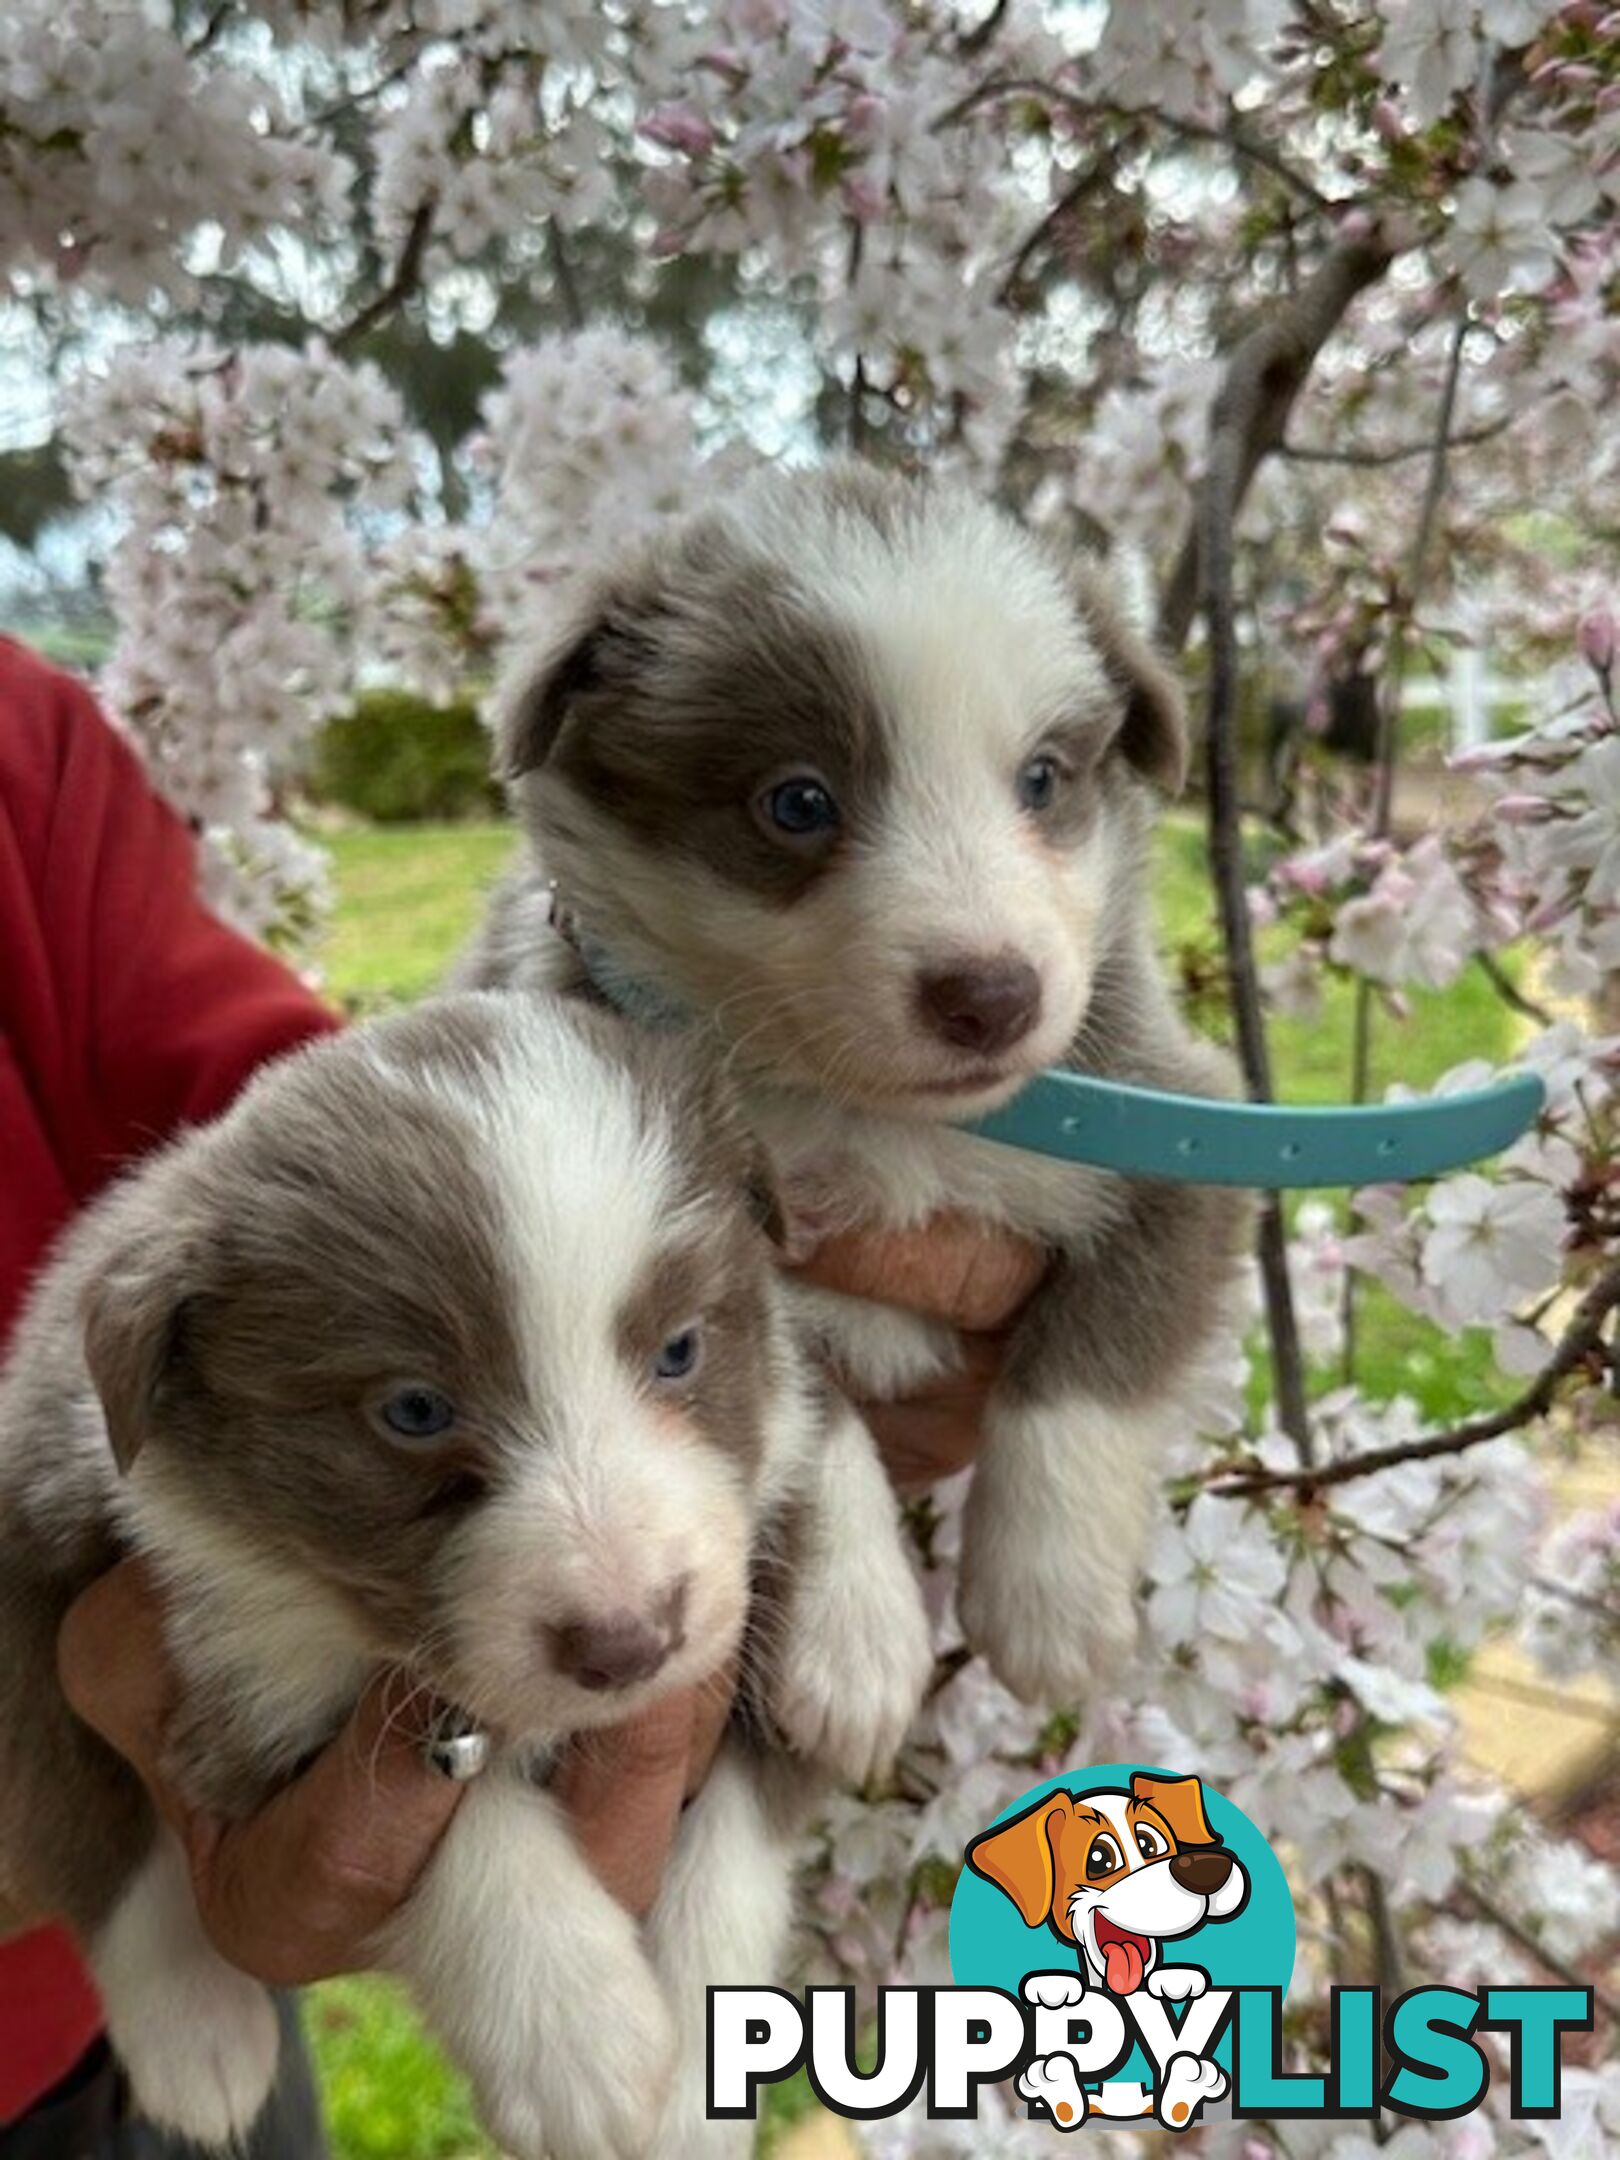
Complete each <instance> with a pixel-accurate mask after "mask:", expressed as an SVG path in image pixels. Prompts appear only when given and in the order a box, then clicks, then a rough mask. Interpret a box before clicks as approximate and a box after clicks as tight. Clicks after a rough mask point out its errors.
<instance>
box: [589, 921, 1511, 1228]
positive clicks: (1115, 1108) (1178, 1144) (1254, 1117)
mask: <svg viewBox="0 0 1620 2160" xmlns="http://www.w3.org/2000/svg"><path fill="white" fill-rule="evenodd" d="M552 921H553V923H554V925H555V926H556V929H557V931H558V934H559V935H560V936H561V937H563V938H564V939H565V940H566V941H567V943H568V944H569V945H570V946H571V947H572V948H573V951H574V954H575V956H576V958H577V959H578V961H579V964H580V967H581V969H582V970H583V971H584V974H585V976H586V978H587V980H588V981H589V982H590V984H591V986H592V988H593V989H594V990H595V991H596V992H597V994H598V995H599V996H600V997H602V998H603V999H605V1000H606V1002H607V1003H608V1004H609V1005H611V1006H613V1007H614V1008H615V1009H616V1010H617V1011H619V1012H622V1013H623V1014H624V1015H625V1017H626V1018H627V1019H630V1020H634V1021H636V1022H637V1023H638V1024H639V1025H641V1026H643V1027H652V1028H660V1029H663V1028H674V1027H680V1026H682V1025H683V1024H684V1022H685V1020H686V1017H687V1015H686V1014H685V1013H684V1012H683V1011H682V1009H681V1007H680V1006H679V1005H678V1004H677V1003H676V1002H675V1001H674V1000H672V999H670V998H667V997H665V996H663V995H662V994H661V993H660V992H659V991H657V990H653V989H650V988H648V986H647V985H645V984H643V983H639V982H637V981H635V980H634V978H633V977H631V976H628V975H626V974H625V972H624V971H623V969H621V968H620V967H618V966H617V964H616V963H615V962H614V960H613V959H612V957H611V955H610V954H608V953H607V952H606V951H605V950H604V949H603V948H602V947H601V946H600V945H599V944H598V943H597V941H596V940H595V939H594V938H592V937H589V936H587V935H586V934H585V933H584V932H582V931H581V929H580V926H579V924H578V922H577V921H576V920H575V919H574V918H573V916H572V915H571V913H570V912H569V911H567V910H565V909H563V908H562V907H560V906H559V905H558V903H557V898H556V894H555V892H553V895H552ZM1543 1101H1544V1091H1543V1089H1542V1085H1541V1082H1540V1081H1539V1080H1538V1079H1537V1078H1536V1076H1535V1074H1534V1073H1514V1074H1512V1075H1510V1077H1509V1078H1508V1079H1506V1080H1503V1081H1500V1082H1499V1083H1498V1084H1497V1085H1496V1086H1495V1087H1488V1088H1476V1089H1473V1090H1471V1091H1470V1092H1469V1093H1467V1094H1463V1095H1438V1096H1427V1097H1425V1098H1424V1099H1422V1100H1421V1101H1417V1102H1398V1103H1377V1104H1367V1103H1339V1104H1334V1105H1333V1106H1332V1107H1331V1108H1326V1109H1310V1110H1302V1109H1294V1108H1292V1107H1291V1106H1290V1105H1288V1104H1286V1103H1256V1102H1222V1101H1218V1100H1216V1101H1212V1100H1210V1099H1209V1098H1208V1097H1206V1096H1202V1095H1167V1094H1163V1093H1161V1092H1160V1091H1159V1090H1157V1089H1155V1088H1142V1087H1129V1086H1127V1085H1126V1083H1125V1082H1124V1081H1121V1080H1104V1079H1100V1078H1098V1077H1097V1075H1096V1074H1094V1073H1076V1072H1066V1071H1063V1070H1061V1069H1054V1070H1052V1071H1050V1072H1044V1073H1042V1074H1041V1075H1040V1076H1039V1077H1038V1078H1037V1079H1034V1080H1032V1081H1031V1082H1030V1083H1029V1085H1028V1087H1026V1088H1024V1089H1023V1090H1022V1091H1021V1092H1020V1093H1019V1094H1017V1095H1015V1096H1014V1097H1013V1099H1012V1101H1011V1102H1009V1103H1005V1104H1003V1106H1002V1107H1001V1109H999V1110H992V1111H991V1113H990V1114H989V1116H988V1117H982V1118H976V1119H975V1120H974V1121H973V1122H972V1123H971V1124H970V1125H967V1126H965V1127H964V1128H963V1129H964V1131H967V1132H970V1133H974V1134H976V1135H977V1137H978V1138H979V1139H981V1140H993V1141H995V1142H996V1143H997V1144H998V1145H999V1146H1001V1147H1012V1148H1021V1149H1023V1150H1024V1151H1025V1152H1026V1153H1028V1154H1033V1155H1046V1156H1050V1157H1052V1158H1053V1159H1054V1160H1056V1161H1058V1162H1072V1163H1089V1164H1092V1165H1094V1166H1095V1167H1096V1168H1098V1169H1102V1170H1118V1171H1121V1172H1123V1173H1124V1174H1125V1175H1126V1176H1127V1177H1143V1178H1165V1179H1168V1180H1170V1181H1171V1182H1172V1183H1174V1184H1177V1185H1248V1186H1255V1187H1263V1188H1266V1189H1270V1190H1277V1189H1282V1188H1291V1187H1300V1186H1337V1185H1380V1184H1407V1183H1410V1182H1411V1181H1413V1180H1414V1179H1417V1178H1431V1177H1438V1176H1439V1175H1440V1174H1441V1172H1442V1171H1446V1170H1455V1169H1458V1168H1460V1167H1461V1165H1463V1164H1464V1163H1471V1162H1478V1161H1479V1160H1480V1159H1481V1158H1482V1157H1484V1156H1487V1155H1496V1154H1499V1153H1500V1152H1501V1150H1502V1149H1503V1148H1506V1147H1511V1146H1512V1144H1513V1142H1514V1141H1515V1140H1517V1139H1519V1138H1520V1136H1521V1135H1522V1134H1523V1133H1525V1132H1527V1131H1528V1130H1529V1128H1530V1126H1531V1125H1532V1124H1534V1122H1535V1120H1536V1119H1537V1117H1539V1116H1540V1114H1541V1108H1542V1103H1543Z"/></svg>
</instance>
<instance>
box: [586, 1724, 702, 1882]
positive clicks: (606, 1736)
mask: <svg viewBox="0 0 1620 2160" xmlns="http://www.w3.org/2000/svg"><path fill="white" fill-rule="evenodd" d="M696 1710H697V1697H696V1695H695V1694H694V1693H692V1692H683V1693H681V1694H678V1695H667V1696H665V1697H664V1698H663V1699H662V1700H661V1701H659V1702H656V1703H654V1704H652V1705H651V1706H650V1707H649V1708H648V1709H646V1710H644V1711H642V1713H641V1714H640V1716H638V1717H633V1718H628V1719H626V1721H625V1722H624V1723H623V1724H622V1725H613V1726H610V1727H609V1728H608V1729H607V1730H606V1731H604V1732H599V1733H590V1734H587V1735H584V1736H582V1737H581V1738H580V1739H579V1740H577V1741H576V1742H575V1743H574V1746H573V1747H572V1748H571V1749H570V1751H569V1753H568V1755H567V1756H566V1757H565V1758H564V1761H563V1765H562V1768H561V1770H560V1771H559V1772H558V1776H557V1793H558V1797H559V1798H560V1799H561V1801H562V1803H563V1806H564V1807H565V1808H566V1809H567V1811H568V1816H569V1820H570V1822H571V1823H572V1825H573V1830H574V1836H575V1838H576V1840H577V1841H578V1843H579V1846H580V1848H581V1850H582V1851H583V1852H584V1855H585V1857H586V1859H587V1860H588V1861H589V1862H590V1864H591V1867H592V1869H593V1871H594V1872H595V1874H596V1876H597V1878H598V1879H599V1880H600V1881H601V1883H602V1884H603V1885H604V1887H605V1888H606V1889H607V1890H608V1891H610V1892H611V1894H612V1895H613V1896H614V1897H615V1898H616V1899H617V1900H618V1902H619V1903H620V1904H621V1905H623V1906H624V1907H625V1908H626V1909H627V1910H628V1911H629V1912H632V1913H634V1914H635V1915H636V1917H637V1918H638V1919H639V1918H641V1917H642V1916H643V1915H644V1914H645V1913H647V1912H648V1911H649V1910H650V1909H651V1906H652V1903H653V1900H654V1899H655V1898H656V1897H657V1895H658V1886H659V1883H660V1882H661V1881H662V1880H663V1874H664V1863H665V1861H666V1860H667V1859H668V1858H669V1849H670V1847H671V1845H673V1843H674V1842H675V1829H676V1825H677V1823H678V1822H679V1821H680V1814H681V1806H682V1803H683V1802H684V1800H685V1798H686V1785H687V1770H688V1766H689V1764H690V1761H691V1755H692V1742H693V1728H694V1719H695V1716H696Z"/></svg>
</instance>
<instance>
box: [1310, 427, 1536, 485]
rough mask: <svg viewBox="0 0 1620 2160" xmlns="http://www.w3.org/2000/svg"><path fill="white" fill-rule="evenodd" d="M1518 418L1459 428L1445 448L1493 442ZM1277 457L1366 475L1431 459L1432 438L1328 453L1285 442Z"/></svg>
mask: <svg viewBox="0 0 1620 2160" xmlns="http://www.w3.org/2000/svg"><path fill="white" fill-rule="evenodd" d="M1521 417H1522V415H1521V414H1519V413H1504V414H1503V416H1502V417H1501V418H1500V419H1499V420H1485V421H1482V422H1481V423H1480V425H1479V426H1478V427H1471V428H1459V429H1458V430H1457V432H1456V434H1455V435H1453V436H1451V437H1449V438H1448V440H1447V443H1446V448H1447V450H1472V449H1475V448H1476V447H1477V446H1478V445H1479V444H1480V443H1488V442H1494V441H1495V440H1496V438H1497V436H1498V435H1504V434H1506V432H1507V430H1508V429H1509V428H1510V427H1511V426H1512V425H1513V423H1514V421H1515V420H1517V419H1520V418H1521ZM1277 454H1278V456H1279V457H1285V458H1289V459H1291V460H1293V462H1294V463H1295V464H1299V465H1353V466H1356V467H1357V468H1358V469H1359V468H1365V469H1367V470H1369V471H1370V470H1375V469H1377V468H1378V467H1381V466H1384V465H1404V464H1405V463H1406V462H1407V461H1408V459H1411V458H1420V457H1427V458H1432V457H1433V455H1434V437H1433V436H1432V435H1425V436H1424V437H1423V439H1422V440H1421V441H1420V442H1403V443H1393V444H1391V445H1390V447H1389V448H1388V449H1385V450H1362V449H1354V448H1352V449H1346V450H1329V449H1326V448H1324V447H1323V446H1322V445H1320V444H1318V443H1292V442H1285V443H1279V444H1278V445H1277Z"/></svg>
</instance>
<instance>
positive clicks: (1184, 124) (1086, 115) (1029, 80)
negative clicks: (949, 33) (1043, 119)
mask: <svg viewBox="0 0 1620 2160" xmlns="http://www.w3.org/2000/svg"><path fill="white" fill-rule="evenodd" d="M1006 97H1027V98H1035V99H1038V100H1039V101H1040V103H1041V104H1043V105H1049V106H1050V105H1056V106H1058V107H1060V108H1061V109H1062V110H1063V111H1064V112H1066V113H1068V114H1069V115H1070V116H1071V117H1072V118H1074V119H1076V120H1109V121H1113V122H1115V123H1116V124H1117V125H1120V126H1149V125H1151V126H1155V127H1160V128H1163V129H1164V131H1165V132H1166V134H1169V135H1174V136H1177V137H1179V138H1180V139H1181V140H1182V141H1184V142H1195V143H1200V144H1206V145H1208V146H1209V147H1210V148H1211V149H1216V150H1230V151H1232V152H1233V153H1234V155H1235V156H1237V157H1239V158H1242V159H1243V160H1245V161H1246V162H1247V163H1248V164H1251V165H1256V166H1259V167H1260V168H1261V169H1262V170H1263V171H1265V172H1268V173H1270V174H1271V176H1272V178H1273V179H1274V180H1280V181H1281V182H1282V184H1283V186H1284V187H1286V188H1287V189H1289V191H1290V192H1291V193H1292V194H1295V195H1297V196H1298V197H1299V198H1300V200H1301V201H1302V202H1306V203H1309V205H1310V207H1311V208H1312V209H1313V210H1316V211H1319V212H1321V213H1323V214H1324V215H1332V216H1337V215H1338V213H1339V212H1340V211H1342V210H1344V209H1347V208H1348V207H1349V206H1348V204H1346V203H1341V202H1335V201H1334V200H1333V199H1332V197H1331V196H1328V195H1324V194H1323V192H1322V190H1321V189H1320V188H1319V187H1318V186H1317V185H1316V183H1315V181H1314V180H1312V179H1310V178H1309V177H1308V176H1307V175H1306V174H1305V173H1302V172H1299V171H1297V170H1296V169H1295V168H1294V167H1293V166H1292V165H1290V164H1289V163H1288V161H1287V159H1286V158H1284V157H1282V156H1280V155H1279V154H1278V152H1277V151H1275V150H1273V149H1272V147H1271V145H1270V144H1269V143H1266V142H1262V141H1261V140H1260V139H1259V138H1258V137H1257V136H1254V135H1251V134H1250V133H1249V132H1248V130H1247V129H1246V128H1244V127H1243V126H1241V125H1240V124H1239V122H1238V120H1237V119H1236V117H1235V116H1234V117H1232V118H1229V119H1228V120H1226V121H1224V122H1222V123H1221V124H1219V125H1217V124H1216V123H1214V122H1212V121H1204V120H1188V119H1184V118H1182V117H1181V116H1180V115H1179V114H1174V113H1167V112H1163V111H1157V110H1150V109H1148V108H1146V107H1143V106H1136V105H1117V104H1113V103H1111V102H1110V101H1109V100H1108V99H1106V98H1089V97H1082V96H1081V95H1080V93H1079V92H1078V91H1075V90H1064V89H1062V88H1060V87H1059V86H1058V85H1057V84H1056V83H1050V82H1040V81H1037V80H1036V79H1035V78H1033V77H1031V76H1022V75H1008V76H999V77H997V78H996V79H995V80H993V81H991V82H986V83H980V84H978V85H977V87H976V88H974V89H972V90H970V91H969V92H968V93H967V95H966V96H965V97H961V98H958V99H957V100H956V102H955V104H954V105H949V106H947V107H946V109H945V111H944V112H942V113H941V114H940V115H939V116H938V118H937V119H936V120H935V122H934V126H935V127H936V128H947V127H955V126H957V125H958V124H959V123H960V122H961V121H963V120H967V119H970V118H971V117H972V116H973V114H975V113H976V112H978V111H979V109H980V108H981V107H982V106H985V105H990V104H994V103H995V102H996V100H997V99H999V98H1006Z"/></svg>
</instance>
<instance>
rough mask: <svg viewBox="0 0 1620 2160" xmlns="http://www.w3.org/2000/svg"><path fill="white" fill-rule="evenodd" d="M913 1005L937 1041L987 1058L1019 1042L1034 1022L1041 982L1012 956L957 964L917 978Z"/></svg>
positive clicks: (1022, 961) (1037, 1016) (1039, 1008)
mask: <svg viewBox="0 0 1620 2160" xmlns="http://www.w3.org/2000/svg"><path fill="white" fill-rule="evenodd" d="M917 1004H918V1008H919V1010H920V1011H921V1013H922V1017H923V1022H924V1024H925V1026H927V1028H928V1029H929V1031H930V1032H931V1033H932V1034H935V1035H937V1036H938V1037H939V1039H940V1041H941V1042H945V1043H949V1044H950V1046H951V1048H952V1049H953V1050H972V1051H974V1052H975V1053H976V1054H977V1055H978V1056H980V1057H993V1056H994V1055H995V1053H996V1052H997V1051H999V1050H1010V1049H1011V1048H1012V1046H1013V1044H1014V1043H1017V1042H1022V1041H1023V1039H1024V1037H1025V1036H1026V1035H1027V1034H1028V1033H1029V1031H1030V1029H1031V1028H1032V1027H1033V1026H1034V1025H1035V1022H1036V1021H1037V1019H1039V1017H1040V1010H1041V978H1040V977H1039V975H1037V974H1036V972H1035V970H1034V969H1033V968H1032V967H1031V966H1030V964H1029V962H1028V961H1027V960H1022V959H1020V958H1019V956H1018V955H1017V954H1016V953H997V954H996V955H994V956H993V957H992V958H989V959H984V960H963V961H959V962H958V963H957V964H956V965H955V966H954V967H948V968H941V969H939V970H938V971H937V972H934V973H931V974H927V975H921V976H919V977H918V979H917Z"/></svg>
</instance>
